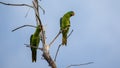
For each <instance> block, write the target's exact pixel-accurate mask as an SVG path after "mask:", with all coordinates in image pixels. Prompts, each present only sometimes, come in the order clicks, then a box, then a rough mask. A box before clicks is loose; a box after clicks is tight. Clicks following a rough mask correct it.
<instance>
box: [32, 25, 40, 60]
mask: <svg viewBox="0 0 120 68" xmlns="http://www.w3.org/2000/svg"><path fill="white" fill-rule="evenodd" d="M40 32H41V28H40V25H38V26H37V27H36V31H35V32H34V34H32V35H31V37H30V45H31V46H34V47H38V46H39V42H40ZM31 51H32V62H36V58H37V49H36V48H33V47H31Z"/></svg>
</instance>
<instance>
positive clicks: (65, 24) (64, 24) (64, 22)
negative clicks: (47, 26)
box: [60, 11, 75, 46]
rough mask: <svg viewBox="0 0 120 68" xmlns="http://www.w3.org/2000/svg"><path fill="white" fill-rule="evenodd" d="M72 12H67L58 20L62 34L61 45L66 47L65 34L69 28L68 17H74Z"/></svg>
mask: <svg viewBox="0 0 120 68" xmlns="http://www.w3.org/2000/svg"><path fill="white" fill-rule="evenodd" d="M74 14H75V13H74V11H69V12H67V13H65V14H64V15H63V17H61V18H60V30H61V33H62V45H65V46H66V45H67V34H68V32H69V28H70V17H71V16H74Z"/></svg>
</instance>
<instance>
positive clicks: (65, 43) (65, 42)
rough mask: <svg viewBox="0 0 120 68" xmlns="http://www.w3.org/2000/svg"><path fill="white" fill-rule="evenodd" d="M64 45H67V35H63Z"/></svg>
mask: <svg viewBox="0 0 120 68" xmlns="http://www.w3.org/2000/svg"><path fill="white" fill-rule="evenodd" d="M62 45H67V36H64V35H63V36H62Z"/></svg>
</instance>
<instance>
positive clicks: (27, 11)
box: [25, 8, 30, 18]
mask: <svg viewBox="0 0 120 68" xmlns="http://www.w3.org/2000/svg"><path fill="white" fill-rule="evenodd" d="M29 11H30V8H29V9H28V11H27V13H26V15H25V18H26V17H27V16H28V13H29Z"/></svg>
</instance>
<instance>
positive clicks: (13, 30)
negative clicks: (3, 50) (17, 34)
mask: <svg viewBox="0 0 120 68" xmlns="http://www.w3.org/2000/svg"><path fill="white" fill-rule="evenodd" d="M26 26H29V27H34V28H36V26H33V25H23V26H20V27H17V28H15V29H13V30H12V32H14V31H16V30H18V29H20V28H23V27H26Z"/></svg>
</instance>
